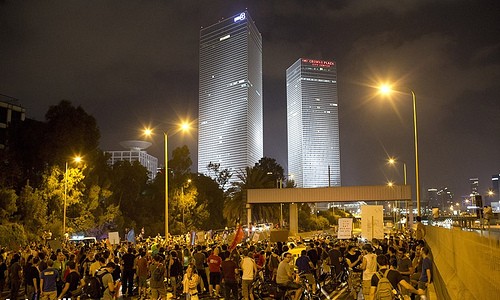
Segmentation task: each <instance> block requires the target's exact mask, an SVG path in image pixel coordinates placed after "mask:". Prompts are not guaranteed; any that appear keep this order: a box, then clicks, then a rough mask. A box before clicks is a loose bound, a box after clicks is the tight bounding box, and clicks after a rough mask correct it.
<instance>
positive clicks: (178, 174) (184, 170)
mask: <svg viewBox="0 0 500 300" xmlns="http://www.w3.org/2000/svg"><path fill="white" fill-rule="evenodd" d="M192 164H193V161H192V160H191V156H190V153H189V148H188V147H187V146H186V145H184V146H182V147H177V148H175V149H174V151H173V152H172V159H170V160H169V161H168V167H169V169H170V170H171V172H172V175H173V180H174V181H175V182H177V183H179V182H182V181H184V179H185V178H186V176H187V175H188V174H189V173H190V169H191V165H192Z"/></svg>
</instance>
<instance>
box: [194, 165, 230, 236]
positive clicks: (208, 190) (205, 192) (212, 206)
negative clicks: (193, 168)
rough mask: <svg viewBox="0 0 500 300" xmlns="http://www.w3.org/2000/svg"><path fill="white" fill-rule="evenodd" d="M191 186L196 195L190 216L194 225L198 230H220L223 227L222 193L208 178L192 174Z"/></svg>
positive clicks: (213, 181)
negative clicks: (194, 188) (193, 187)
mask: <svg viewBox="0 0 500 300" xmlns="http://www.w3.org/2000/svg"><path fill="white" fill-rule="evenodd" d="M191 178H192V184H193V185H194V186H195V187H196V190H197V192H198V195H197V197H196V206H195V209H194V213H193V215H192V216H191V217H192V218H194V224H195V226H196V227H197V228H200V229H205V230H208V229H221V228H224V226H225V220H224V215H223V209H224V192H223V190H222V189H221V187H220V186H219V185H218V184H217V182H215V180H214V179H212V178H211V177H209V176H205V175H202V174H197V175H195V174H193V176H192V177H191Z"/></svg>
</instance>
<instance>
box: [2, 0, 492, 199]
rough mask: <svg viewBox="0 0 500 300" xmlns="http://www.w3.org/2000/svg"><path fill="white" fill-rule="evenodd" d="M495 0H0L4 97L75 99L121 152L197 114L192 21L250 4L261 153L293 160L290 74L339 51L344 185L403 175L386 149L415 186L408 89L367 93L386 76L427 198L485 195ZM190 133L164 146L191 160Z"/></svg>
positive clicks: (406, 113)
mask: <svg viewBox="0 0 500 300" xmlns="http://www.w3.org/2000/svg"><path fill="white" fill-rule="evenodd" d="M499 5H500V4H499V3H497V2H495V1H479V2H478V1H471V0H468V1H466V0H458V1H440V2H435V1H430V0H429V1H427V0H425V1H405V2H400V1H397V2H396V1H377V2H373V1H356V2H350V1H317V2H314V3H307V4H306V3H303V2H302V1H298V0H297V1H288V2H287V5H283V4H282V2H279V1H210V3H209V4H200V3H199V2H195V1H193V2H190V1H169V2H168V3H153V2H141V3H136V2H134V1H120V2H118V1H117V2H112V1H111V2H108V3H106V4H103V3H97V2H96V3H93V4H88V3H87V2H84V1H72V2H67V1H53V2H37V1H22V2H13V1H3V2H1V4H0V7H1V8H2V9H1V10H0V21H1V24H2V27H1V28H2V30H0V41H2V43H0V69H1V70H2V72H1V73H0V94H5V95H9V96H11V97H13V98H17V99H19V100H18V101H17V104H19V105H21V106H23V107H24V108H25V109H26V116H27V117H28V118H34V119H37V120H43V119H44V114H45V113H46V112H47V110H48V108H49V106H50V105H56V104H57V103H59V101H60V100H62V99H67V100H70V101H71V102H72V103H73V104H74V105H81V106H82V107H83V108H84V109H85V110H86V111H87V112H88V113H89V114H91V115H93V116H94V117H95V118H96V119H97V122H98V125H99V127H100V129H101V135H102V138H101V148H102V149H103V150H106V149H116V148H117V147H118V143H119V141H122V140H130V139H138V138H140V130H141V129H142V127H143V126H142V125H146V124H148V125H149V124H154V125H156V126H162V127H160V128H162V129H165V130H166V129H167V127H168V126H172V124H173V123H175V121H176V120H177V119H180V118H185V117H188V116H189V117H190V118H193V119H195V118H197V111H198V90H199V82H198V81H199V63H198V61H199V59H198V57H199V56H198V55H199V52H198V51H199V37H200V36H199V34H200V27H204V26H210V25H211V24H214V23H215V22H216V21H217V20H221V19H222V17H224V18H229V17H230V16H233V15H236V14H238V13H240V12H243V11H245V9H247V10H248V11H249V12H250V13H251V15H252V17H253V20H254V21H255V23H256V26H257V27H258V28H259V31H260V32H261V34H262V39H263V41H262V43H263V95H264V103H263V110H264V156H268V157H272V158H276V159H277V161H278V162H279V163H280V164H281V165H282V166H283V167H284V168H285V170H286V169H287V168H288V166H287V155H286V153H287V146H286V145H287V140H286V85H285V82H286V76H285V70H286V68H287V67H289V66H290V65H291V64H292V63H293V62H294V61H296V60H297V59H298V58H299V57H311V58H318V59H325V60H328V59H334V60H335V61H336V62H337V64H338V65H337V72H338V78H339V81H338V92H339V99H340V102H341V106H340V109H339V120H340V132H341V134H340V148H341V149H340V150H341V153H342V161H341V174H342V184H343V185H379V184H384V183H385V182H386V181H387V180H393V181H395V182H396V183H401V182H402V178H403V174H402V173H403V170H402V166H401V164H399V165H397V166H396V168H394V167H389V166H387V165H386V163H385V161H386V158H387V157H388V156H396V157H397V158H398V161H399V162H400V163H401V162H405V163H406V165H407V167H408V183H409V184H412V185H413V182H414V177H413V176H414V165H413V155H414V154H413V139H412V123H411V97H410V96H409V95H407V94H400V95H399V96H398V97H396V98H393V99H392V101H391V102H387V100H385V99H383V98H382V97H379V96H378V95H376V91H375V89H374V88H373V86H374V85H376V84H377V83H379V82H384V81H386V80H391V81H394V82H397V83H399V86H407V87H410V88H411V89H413V90H414V91H415V93H416V95H417V110H418V122H419V123H418V124H419V143H420V145H419V146H420V148H419V149H420V160H421V165H420V168H421V170H420V171H421V181H422V182H421V187H422V189H421V192H422V193H423V192H424V191H425V190H426V188H429V187H440V186H447V187H449V188H450V189H451V190H452V191H453V192H454V193H455V195H456V196H457V197H460V196H462V195H466V194H468V193H469V184H468V180H469V178H472V177H478V178H479V192H480V193H485V192H486V191H487V190H488V189H489V188H490V186H491V175H492V174H498V173H499V171H500V170H499V169H500V166H499V162H498V149H499V148H500V141H499V139H498V138H496V136H497V135H498V132H499V131H500V122H499V121H498V115H500V101H498V95H499V94H500V90H499V89H500V87H499V86H498V84H497V82H498V78H499V77H500V75H499V74H500V46H498V41H497V37H496V36H497V32H498V31H499V30H500V28H499V25H498V22H497V21H496V20H497V16H496V11H498V10H499ZM421 16H425V18H422V17H421ZM464 16H466V18H464ZM398 80H399V81H398ZM165 122H167V123H168V124H169V125H164V124H165ZM162 124H163V125H162ZM197 135H198V133H197V132H194V133H193V134H192V135H191V136H182V135H181V134H178V135H176V136H173V137H172V138H171V139H170V140H169V142H170V146H169V148H170V149H173V148H175V147H177V146H182V145H183V144H187V145H188V146H189V148H190V150H191V157H192V160H193V161H194V162H196V161H198V157H197V147H196V145H197V139H196V136H197ZM152 142H153V146H151V148H150V149H148V150H149V151H148V152H149V153H150V154H152V155H154V156H157V157H158V158H159V160H160V161H163V155H162V146H163V145H162V139H161V137H159V136H156V137H155V139H154V140H152ZM195 170H196V166H193V168H192V171H195Z"/></svg>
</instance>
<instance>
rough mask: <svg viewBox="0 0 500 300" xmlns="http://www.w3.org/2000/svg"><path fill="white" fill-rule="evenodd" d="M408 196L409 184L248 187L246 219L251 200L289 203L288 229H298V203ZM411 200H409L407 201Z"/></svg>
mask: <svg viewBox="0 0 500 300" xmlns="http://www.w3.org/2000/svg"><path fill="white" fill-rule="evenodd" d="M410 199H411V186H410V185H393V186H388V185H375V186H336V187H321V188H289V189H249V190H247V210H248V211H247V218H248V220H247V223H248V224H250V223H251V222H252V220H251V216H252V214H251V209H252V204H259V203H277V204H278V203H290V222H289V224H290V232H291V233H292V234H297V233H298V231H299V223H298V207H297V203H317V202H357V201H398V200H399V201H401V200H410ZM409 202H410V203H411V201H409Z"/></svg>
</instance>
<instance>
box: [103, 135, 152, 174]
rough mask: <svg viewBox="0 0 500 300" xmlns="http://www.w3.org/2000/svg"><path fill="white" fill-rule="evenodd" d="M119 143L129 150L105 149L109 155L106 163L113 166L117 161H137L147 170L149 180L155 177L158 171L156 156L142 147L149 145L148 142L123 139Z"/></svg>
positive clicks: (145, 147)
mask: <svg viewBox="0 0 500 300" xmlns="http://www.w3.org/2000/svg"><path fill="white" fill-rule="evenodd" d="M120 145H121V146H122V147H124V148H127V149H129V150H127V151H105V152H106V153H108V154H110V155H111V157H110V158H109V160H108V165H110V166H113V165H114V164H115V163H116V162H118V161H128V162H130V163H132V162H134V161H138V162H139V163H140V164H141V165H143V166H144V167H145V168H146V169H147V170H148V176H149V179H150V180H153V179H154V178H155V177H156V174H157V172H158V158H156V157H154V156H152V155H150V154H148V153H147V152H146V151H144V149H147V148H148V147H149V146H151V143H150V142H145V141H123V142H121V143H120Z"/></svg>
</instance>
